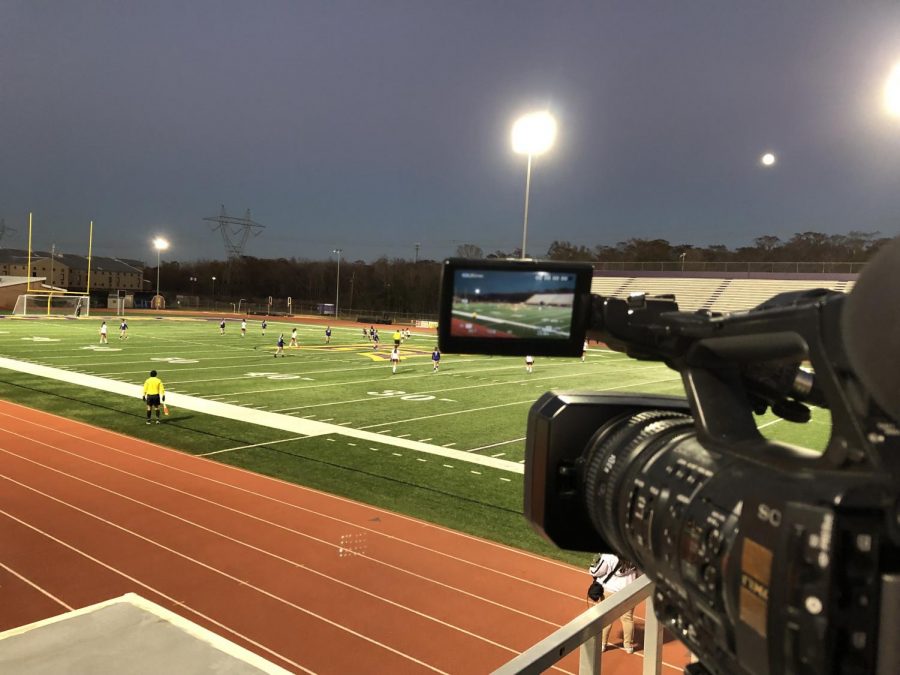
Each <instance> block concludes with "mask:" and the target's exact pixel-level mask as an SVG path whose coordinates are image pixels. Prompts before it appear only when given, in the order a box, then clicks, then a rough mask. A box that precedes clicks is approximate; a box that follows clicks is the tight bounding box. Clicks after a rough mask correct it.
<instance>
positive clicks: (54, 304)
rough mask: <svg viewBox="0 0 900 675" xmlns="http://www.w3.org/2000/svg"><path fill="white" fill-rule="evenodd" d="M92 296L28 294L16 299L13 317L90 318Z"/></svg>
mask: <svg viewBox="0 0 900 675" xmlns="http://www.w3.org/2000/svg"><path fill="white" fill-rule="evenodd" d="M90 314H91V296H89V295H72V294H62V293H61V294H55V293H26V294H25V295H20V296H19V297H18V298H17V299H16V306H15V307H14V308H13V315H18V316H68V317H74V318H78V317H80V316H90Z"/></svg>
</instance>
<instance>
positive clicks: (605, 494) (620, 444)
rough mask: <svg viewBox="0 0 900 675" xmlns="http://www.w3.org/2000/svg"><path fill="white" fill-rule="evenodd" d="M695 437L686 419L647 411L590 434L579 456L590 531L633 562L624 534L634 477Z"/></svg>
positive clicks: (627, 415)
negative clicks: (667, 451) (663, 453)
mask: <svg viewBox="0 0 900 675" xmlns="http://www.w3.org/2000/svg"><path fill="white" fill-rule="evenodd" d="M694 433H695V432H694V421H693V418H691V417H690V416H689V415H685V414H683V413H679V412H674V411H668V410H647V411H644V412H640V413H637V414H630V413H626V414H623V415H620V416H618V417H616V418H613V419H612V420H610V421H609V422H607V423H606V424H604V425H603V426H602V427H600V429H598V430H597V432H596V433H595V434H594V436H593V438H592V439H591V441H590V443H588V446H587V449H586V450H585V453H584V455H583V456H582V460H583V462H584V465H583V467H584V469H583V471H584V472H583V476H584V489H583V491H582V494H583V495H584V498H585V500H586V503H585V507H586V510H587V512H588V514H589V516H590V519H591V522H592V523H593V525H594V528H595V529H596V531H597V532H600V533H602V535H603V536H604V538H605V539H606V540H607V541H608V542H609V543H610V544H612V546H613V547H614V548H616V549H617V550H619V551H629V552H631V555H632V557H636V556H634V553H633V547H632V546H631V542H629V541H628V537H626V536H625V533H624V526H625V521H626V516H627V513H628V496H629V494H630V493H631V489H630V487H631V485H632V483H633V482H634V480H635V477H636V476H638V475H639V474H641V473H642V472H643V470H644V468H645V466H646V465H648V464H649V463H650V461H651V460H652V459H653V457H655V456H657V455H658V454H659V452H660V451H662V450H665V449H666V448H668V447H669V446H670V445H671V444H673V443H677V442H678V441H679V440H680V439H682V438H683V437H684V436H686V435H690V436H693V435H694Z"/></svg>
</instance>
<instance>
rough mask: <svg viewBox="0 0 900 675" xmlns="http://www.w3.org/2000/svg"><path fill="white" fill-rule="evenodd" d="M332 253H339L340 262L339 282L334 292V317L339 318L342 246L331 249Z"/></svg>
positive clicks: (338, 267) (338, 269)
mask: <svg viewBox="0 0 900 675" xmlns="http://www.w3.org/2000/svg"><path fill="white" fill-rule="evenodd" d="M331 252H332V253H337V257H338V264H337V284H336V289H335V292H334V318H335V319H337V318H338V302H340V299H341V253H343V252H344V249H342V248H336V249H334V250H332V251H331Z"/></svg>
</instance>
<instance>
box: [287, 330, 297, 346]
mask: <svg viewBox="0 0 900 675" xmlns="http://www.w3.org/2000/svg"><path fill="white" fill-rule="evenodd" d="M299 346H300V345H298V344H297V329H296V328H292V329H291V343H290V344H289V345H288V347H299Z"/></svg>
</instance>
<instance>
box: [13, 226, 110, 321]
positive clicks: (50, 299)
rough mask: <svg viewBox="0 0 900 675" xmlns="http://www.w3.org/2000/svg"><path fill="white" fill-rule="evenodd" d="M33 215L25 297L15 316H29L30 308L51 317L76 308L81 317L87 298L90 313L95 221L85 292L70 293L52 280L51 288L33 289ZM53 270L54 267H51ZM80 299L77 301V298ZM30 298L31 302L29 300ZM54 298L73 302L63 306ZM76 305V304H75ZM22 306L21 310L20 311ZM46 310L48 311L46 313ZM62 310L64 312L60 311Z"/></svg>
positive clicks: (16, 308)
mask: <svg viewBox="0 0 900 675" xmlns="http://www.w3.org/2000/svg"><path fill="white" fill-rule="evenodd" d="M33 220H34V218H33V214H32V212H30V211H29V213H28V263H27V264H28V269H27V274H26V277H25V295H21V296H19V299H18V300H17V301H16V307H15V309H14V310H13V313H14V314H17V313H22V314H28V313H30V311H29V308H32V309H39V312H38V313H40V314H46V315H47V316H50V315H52V314H54V313H55V312H54V311H53V310H54V309H56V310H57V312H56V313H64V312H65V310H66V309H68V308H69V307H72V308H74V312H75V316H76V317H77V316H80V314H81V311H82V300H83V299H84V298H87V299H88V300H87V310H88V313H89V312H90V294H91V255H92V252H93V244H94V221H93V220H92V221H90V227H89V230H88V256H87V278H86V284H85V291H84V292H79V291H68V290H57V289H56V288H55V287H54V285H53V282H54V280H53V279H52V278H51V279H50V288H49V289H47V288H32V287H31V279H32V278H33V275H34V271H33V270H32V267H31V260H32V230H33V227H32V225H33ZM51 255H52V254H51ZM51 269H52V267H51ZM76 297H77V298H78V299H77V300H75V298H76ZM29 298H30V299H31V300H29ZM54 298H57V299H60V298H67V299H68V298H71V299H72V300H66V301H63V302H62V304H60V303H59V302H57V303H54ZM73 303H74V304H73ZM20 304H21V309H20ZM45 310H46V311H45ZM60 310H62V311H60Z"/></svg>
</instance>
